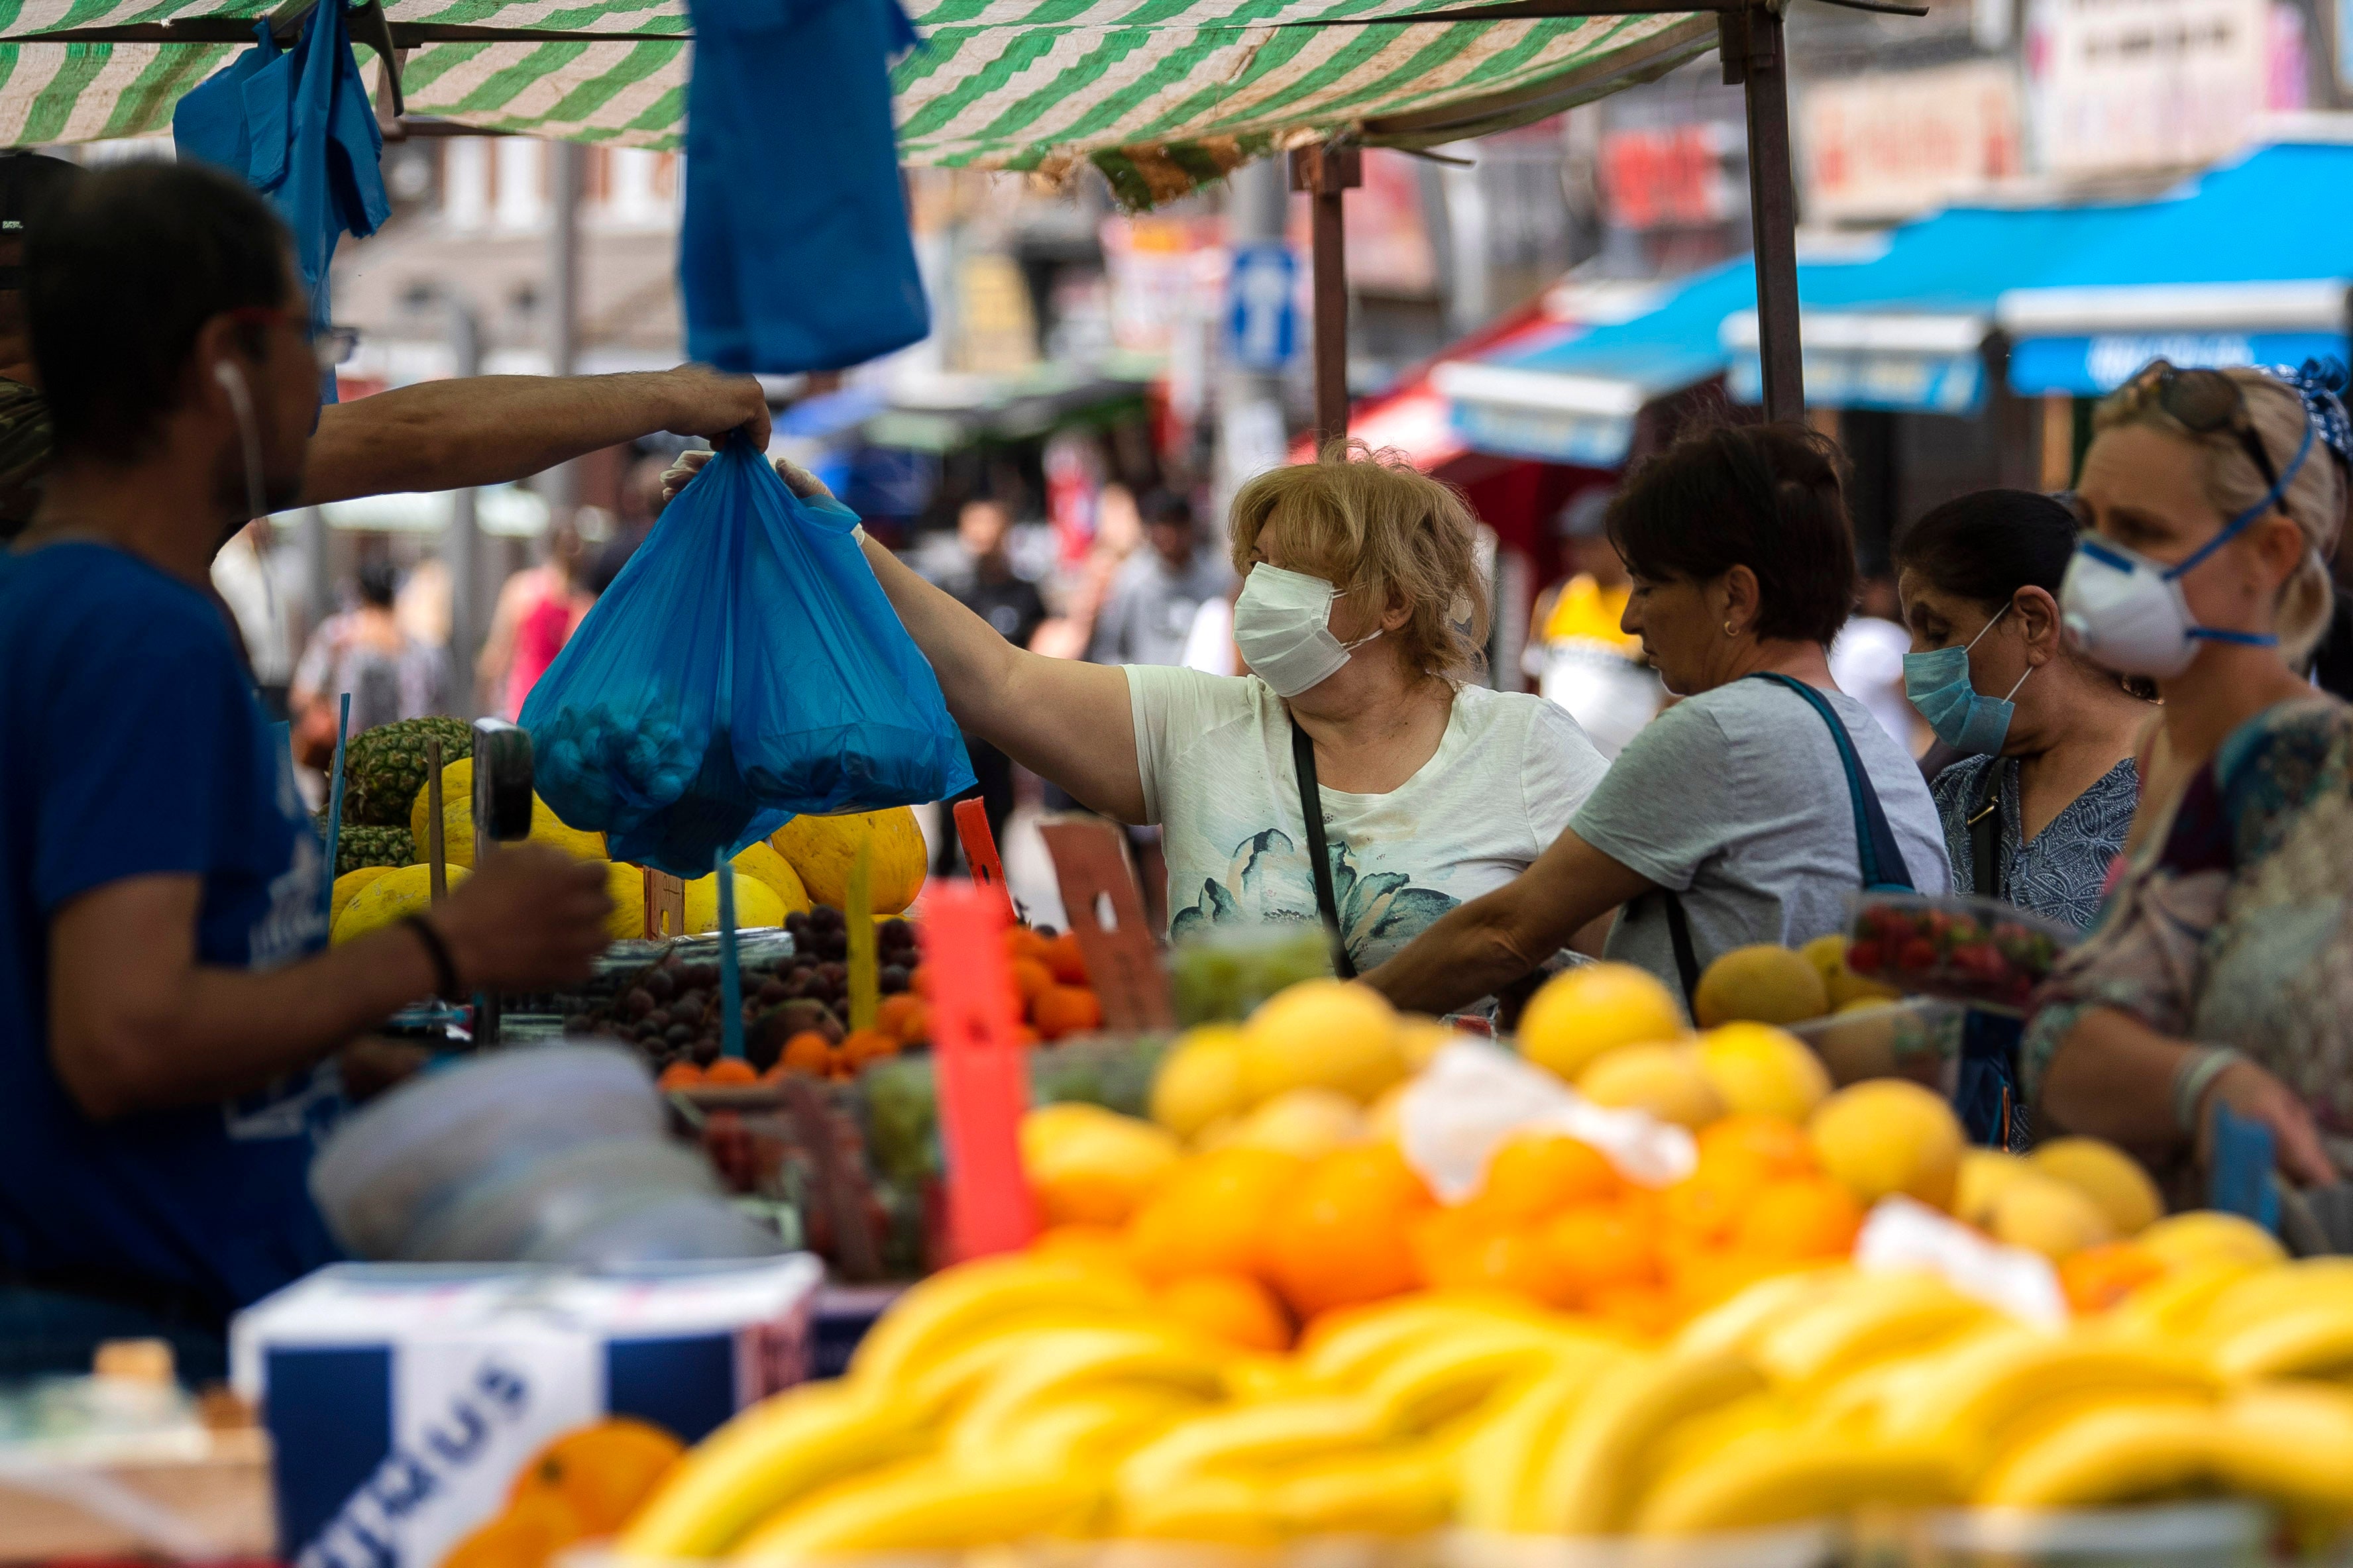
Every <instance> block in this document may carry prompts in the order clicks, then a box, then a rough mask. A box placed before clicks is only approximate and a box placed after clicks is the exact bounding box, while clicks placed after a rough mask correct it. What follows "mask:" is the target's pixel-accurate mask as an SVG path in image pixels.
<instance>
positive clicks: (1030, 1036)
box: [1013, 1024, 1046, 1046]
mask: <svg viewBox="0 0 2353 1568" xmlns="http://www.w3.org/2000/svg"><path fill="white" fill-rule="evenodd" d="M1013 1043H1014V1044H1015V1045H1017V1046H1042V1045H1044V1044H1045V1043H1046V1042H1045V1039H1044V1038H1043V1037H1041V1036H1040V1035H1039V1033H1038V1031H1037V1030H1035V1029H1033V1028H1031V1027H1030V1026H1029V1025H1027V1024H1016V1025H1014V1026H1013Z"/></svg>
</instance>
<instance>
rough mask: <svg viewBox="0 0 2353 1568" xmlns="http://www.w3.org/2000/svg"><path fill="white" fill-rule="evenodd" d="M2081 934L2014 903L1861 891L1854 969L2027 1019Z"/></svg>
mask: <svg viewBox="0 0 2353 1568" xmlns="http://www.w3.org/2000/svg"><path fill="white" fill-rule="evenodd" d="M2077 934H2078V933H2077V932H2076V931H2073V930H2072V929H2070V928H2069V927H2066V926H2063V925H2060V924H2058V923H2057V922H2056V921H2046V920H2043V919H2041V918H2040V917H2038V916H2035V915H2031V914H2028V913H2027V912H2026V911H2025V910H2021V909H2020V908H2018V906H2017V905H2015V904H2005V903H2000V902H1998V901H1996V900H1992V899H1975V898H1966V897H1962V896H1959V895H1945V896H1937V897H1931V896H1929V895H1926V894H1921V893H1862V894H1858V895H1856V897H1855V901H1854V916H1853V919H1852V921H1850V922H1849V926H1848V932H1847V935H1848V943H1847V950H1846V963H1847V967H1848V968H1849V969H1852V970H1853V971H1854V973H1856V974H1858V975H1861V976H1862V978H1864V979H1866V980H1875V981H1878V982H1879V983H1881V984H1885V985H1892V986H1894V987H1895V988H1896V989H1897V990H1899V991H1902V992H1904V993H1905V994H1924V995H1929V996H1942V997H1945V998H1946V999H1947V1000H1949V1001H1955V1002H1967V1003H1968V1004H1970V1005H1973V1006H1977V1007H1981V1008H1985V1009H1987V1010H1989V1011H2000V1012H2004V1013H2010V1014H2020V1013H2022V1012H2023V1011H2024V1010H2025V1007H2026V1005H2027V1003H2028V1001H2029V1000H2030V999H2031V997H2032V996H2033V994H2034V988H2035V987H2036V986H2038V985H2040V984H2042V982H2043V981H2044V980H2045V979H2047V978H2049V976H2050V973H2051V971H2052V969H2053V968H2054V967H2056V966H2057V964H2058V963H2059V959H2060V957H2061V955H2062V954H2063V953H2064V952H2066V951H2067V950H2068V949H2069V948H2070V947H2072V946H2073V945H2074V943H2075V941H2076V937H2077Z"/></svg>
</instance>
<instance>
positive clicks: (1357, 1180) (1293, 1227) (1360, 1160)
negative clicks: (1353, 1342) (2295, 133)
mask: <svg viewBox="0 0 2353 1568" xmlns="http://www.w3.org/2000/svg"><path fill="white" fill-rule="evenodd" d="M1431 1206H1432V1205H1431V1199H1430V1189H1429V1188H1428V1187H1426V1186H1424V1185H1423V1184H1422V1181H1421V1178H1420V1177H1419V1176H1418V1175H1416V1174H1415V1173H1414V1172H1413V1168H1412V1167H1411V1166H1410V1165H1408V1164H1407V1163H1405V1156H1404V1155H1403V1154H1401V1153H1399V1152H1398V1150H1397V1148H1396V1146H1395V1145H1394V1144H1389V1143H1365V1144H1358V1145H1356V1146H1353V1147H1350V1148H1345V1149H1338V1150H1335V1151H1334V1152H1331V1153H1329V1154H1326V1155H1324V1157H1323V1158H1322V1159H1320V1160H1318V1161H1316V1162H1315V1163H1314V1164H1313V1165H1311V1166H1309V1167H1308V1168H1307V1172H1306V1174H1305V1176H1304V1177H1303V1179H1301V1180H1300V1181H1298V1182H1296V1183H1294V1184H1292V1186H1291V1187H1290V1188H1289V1189H1288V1190H1287V1191H1286V1192H1284V1193H1283V1194H1282V1196H1281V1199H1280V1201H1279V1202H1278V1203H1277V1204H1276V1205H1275V1209H1274V1215H1273V1220H1272V1223H1271V1224H1270V1225H1269V1226H1268V1227H1267V1233H1266V1247H1267V1268H1268V1271H1269V1272H1270V1273H1271V1275H1272V1277H1273V1281H1274V1285H1275V1288H1276V1289H1279V1290H1281V1291H1282V1296H1283V1300H1286V1301H1288V1302H1290V1303H1291V1307H1292V1310H1293V1311H1295V1312H1297V1313H1298V1314H1299V1315H1300V1316H1302V1317H1313V1316H1314V1314H1316V1313H1318V1312H1323V1311H1328V1310H1331V1309H1332V1308H1334V1307H1346V1306H1353V1305H1355V1304H1356V1303H1357V1302H1359V1301H1377V1300H1380V1299H1381V1298H1382V1297H1384V1296H1394V1295H1396V1294H1397V1293H1398V1292H1399V1291H1401V1290H1408V1289H1412V1288H1413V1285H1414V1283H1415V1280H1416V1278H1417V1270H1416V1268H1415V1267H1414V1259H1413V1248H1412V1245H1411V1243H1410V1242H1409V1240H1408V1237H1407V1232H1408V1230H1409V1227H1410V1226H1411V1223H1412V1222H1413V1221H1414V1220H1415V1219H1416V1218H1418V1217H1419V1215H1422V1214H1425V1213H1427V1212H1428V1211H1429V1210H1430V1207H1431Z"/></svg>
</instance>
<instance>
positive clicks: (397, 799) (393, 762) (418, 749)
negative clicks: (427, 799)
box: [343, 718, 474, 865]
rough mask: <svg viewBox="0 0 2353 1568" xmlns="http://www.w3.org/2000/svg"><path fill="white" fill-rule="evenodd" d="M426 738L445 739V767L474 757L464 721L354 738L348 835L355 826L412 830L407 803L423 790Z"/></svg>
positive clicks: (347, 764)
mask: <svg viewBox="0 0 2353 1568" xmlns="http://www.w3.org/2000/svg"><path fill="white" fill-rule="evenodd" d="M427 735H438V736H439V737H440V738H441V763H442V765H443V766H444V767H447V766H448V764H449V763H454V762H456V761H457V760H458V759H459V758H460V757H470V756H472V755H473V754H474V731H473V730H472V728H471V727H470V726H469V725H468V724H467V722H466V721H464V720H462V719H448V718H429V719H403V720H401V721H399V722H398V723H396V724H379V725H377V726H376V727H375V729H373V730H363V731H360V732H359V733H358V734H356V735H354V736H353V737H352V739H351V742H350V743H349V744H348V745H346V746H345V747H344V748H343V830H344V832H346V833H349V832H350V831H351V829H352V827H353V825H354V824H356V825H358V826H362V827H404V828H405V827H406V826H408V807H409V803H410V802H411V801H414V800H415V799H416V798H417V791H418V790H420V789H422V788H423V787H424V786H425V738H426V736H427ZM403 837H406V835H405V834H404V835H403ZM363 864H367V865H383V864H385V862H384V861H366V862H363ZM399 864H404V865H405V864H406V861H402V862H399Z"/></svg>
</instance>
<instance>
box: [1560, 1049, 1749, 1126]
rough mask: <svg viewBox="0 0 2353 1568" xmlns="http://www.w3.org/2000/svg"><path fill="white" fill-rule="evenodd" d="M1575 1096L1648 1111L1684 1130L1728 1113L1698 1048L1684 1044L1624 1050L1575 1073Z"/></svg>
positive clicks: (1597, 1060)
mask: <svg viewBox="0 0 2353 1568" xmlns="http://www.w3.org/2000/svg"><path fill="white" fill-rule="evenodd" d="M1577 1093H1579V1094H1581V1095H1583V1096H1584V1097H1585V1098H1586V1099H1588V1100H1591V1101H1593V1103H1594V1104H1596V1105H1607V1106H1612V1107H1616V1108H1619V1109H1628V1110H1647V1111H1649V1112H1650V1113H1651V1115H1653V1116H1655V1117H1657V1118H1658V1119H1659V1120H1660V1121H1672V1122H1674V1123H1676V1124H1678V1125H1679V1126H1683V1127H1691V1128H1699V1127H1704V1126H1706V1125H1707V1124H1708V1123H1709V1122H1711V1121H1715V1120H1716V1119H1717V1118H1718V1117H1720V1116H1722V1115H1723V1114H1724V1097H1723V1096H1722V1095H1720V1094H1718V1093H1717V1092H1716V1090H1715V1084H1713V1083H1711V1082H1710V1081H1709V1080H1708V1076H1707V1071H1706V1069H1705V1068H1704V1067H1703V1066H1702V1065H1701V1062H1700V1054H1699V1052H1698V1050H1697V1049H1695V1048H1694V1047H1691V1046H1685V1045H1661V1044H1652V1045H1644V1046H1620V1047H1619V1048H1618V1049H1616V1050H1614V1051H1610V1052H1609V1053H1608V1054H1606V1055H1604V1056H1600V1057H1598V1058H1595V1059H1594V1060H1593V1061H1592V1062H1591V1063H1589V1064H1588V1066H1587V1067H1586V1069H1585V1070H1584V1071H1583V1072H1582V1073H1579V1074H1578V1075H1577Z"/></svg>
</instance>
